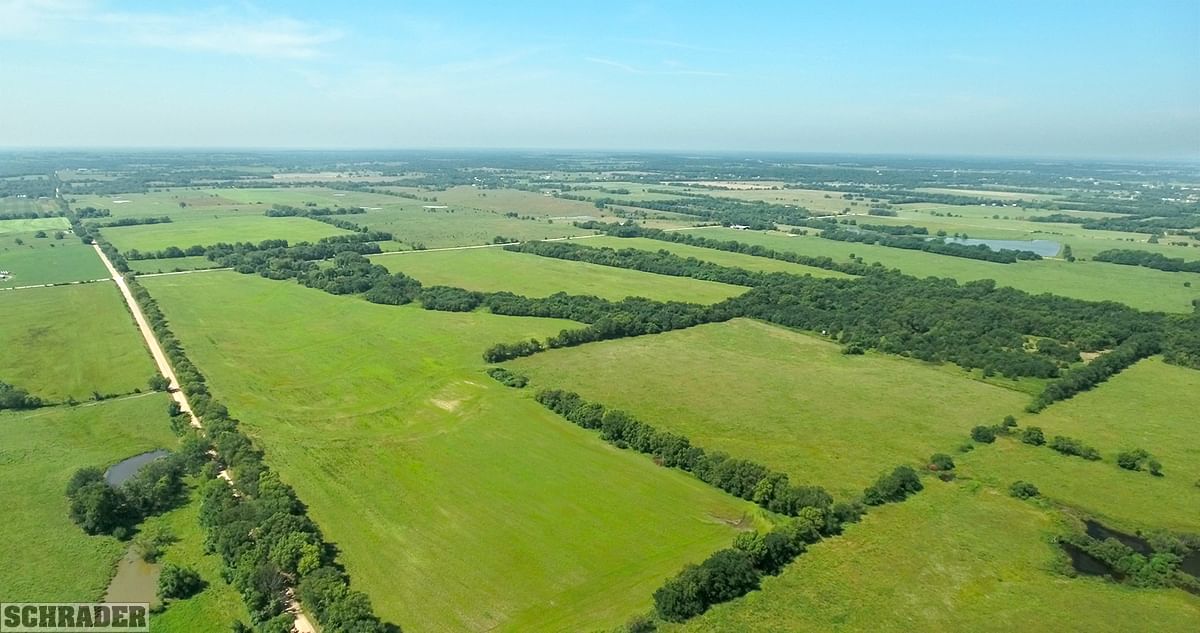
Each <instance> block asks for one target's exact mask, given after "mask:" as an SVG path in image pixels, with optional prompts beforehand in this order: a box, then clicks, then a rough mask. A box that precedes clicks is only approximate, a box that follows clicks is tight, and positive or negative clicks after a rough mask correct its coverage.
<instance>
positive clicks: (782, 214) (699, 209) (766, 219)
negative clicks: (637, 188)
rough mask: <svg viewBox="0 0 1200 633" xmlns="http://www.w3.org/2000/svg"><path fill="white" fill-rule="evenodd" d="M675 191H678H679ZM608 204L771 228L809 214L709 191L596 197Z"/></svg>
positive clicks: (598, 202)
mask: <svg viewBox="0 0 1200 633" xmlns="http://www.w3.org/2000/svg"><path fill="white" fill-rule="evenodd" d="M672 193H673V194H675V195H678V192H672ZM608 204H621V205H625V206H632V207H640V208H643V209H651V210H654V211H665V212H668V213H680V214H683V215H690V216H694V217H697V218H701V219H703V220H708V221H711V222H720V223H722V224H724V225H726V226H729V225H730V224H738V225H742V226H749V227H751V228H755V229H760V228H761V229H770V228H774V227H775V225H776V224H799V223H800V222H802V221H803V220H805V219H806V218H808V217H809V214H808V211H807V210H805V209H803V208H800V207H796V206H788V205H782V204H771V203H768V202H760V201H756V200H736V199H733V198H721V197H715V196H707V195H690V196H683V197H677V198H675V199H672V200H613V199H610V198H600V199H598V200H596V206H597V207H600V208H603V207H604V206H607V205H608Z"/></svg>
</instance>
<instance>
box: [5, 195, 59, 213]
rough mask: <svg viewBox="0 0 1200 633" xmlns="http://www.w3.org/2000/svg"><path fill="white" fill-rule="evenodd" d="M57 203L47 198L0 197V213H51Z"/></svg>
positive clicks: (56, 206)
mask: <svg viewBox="0 0 1200 633" xmlns="http://www.w3.org/2000/svg"><path fill="white" fill-rule="evenodd" d="M57 210H58V203H57V202H55V201H54V200H51V199H49V198H20V197H17V196H7V197H0V213H29V212H30V211H32V212H34V213H53V212H54V211H57Z"/></svg>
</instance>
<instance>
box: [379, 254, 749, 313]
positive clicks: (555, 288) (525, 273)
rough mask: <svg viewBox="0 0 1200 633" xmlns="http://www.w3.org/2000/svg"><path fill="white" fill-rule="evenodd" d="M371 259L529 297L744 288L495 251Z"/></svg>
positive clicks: (426, 276) (706, 298)
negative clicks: (558, 294)
mask: <svg viewBox="0 0 1200 633" xmlns="http://www.w3.org/2000/svg"><path fill="white" fill-rule="evenodd" d="M591 241H593V240H592V239H588V240H584V241H583V242H584V243H590V242H591ZM372 261H374V262H375V263H378V264H382V265H384V266H386V267H387V268H388V270H391V271H393V272H403V273H404V274H406V275H409V276H411V277H415V278H416V279H419V280H420V281H421V282H422V283H424V284H426V285H430V286H433V285H443V286H457V287H459V288H466V289H468V290H480V291H486V292H495V291H500V290H507V291H509V292H514V293H516V294H520V295H526V296H530V297H545V296H549V295H552V294H554V293H556V292H567V293H570V294H583V295H596V296H599V297H604V298H606V299H624V298H625V297H631V296H632V297H649V298H651V299H658V300H661V301H689V302H694V303H716V302H718V301H721V300H723V299H727V298H729V297H732V296H734V295H738V294H741V293H742V292H745V290H746V289H745V288H742V287H741V286H731V285H729V284H722V283H716V282H712V281H700V280H697V279H689V278H686V277H670V276H666V275H656V274H654V273H644V272H641V271H637V270H627V269H623V268H614V267H612V266H601V265H598V264H588V263H584V262H573V261H566V260H561V259H554V258H550V257H539V256H537V255H530V254H528V253H513V252H509V251H506V250H504V249H503V248H499V247H492V248H471V249H463V250H453V251H419V252H405V253H397V254H389V255H377V256H375V257H373V258H372Z"/></svg>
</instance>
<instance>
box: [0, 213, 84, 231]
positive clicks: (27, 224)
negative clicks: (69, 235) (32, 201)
mask: <svg viewBox="0 0 1200 633" xmlns="http://www.w3.org/2000/svg"><path fill="white" fill-rule="evenodd" d="M70 230H71V223H70V222H67V219H66V218H64V217H61V216H55V217H52V218H30V219H18V220H0V235H7V234H9V233H36V232H38V231H46V232H47V233H53V232H54V231H63V232H67V231H70Z"/></svg>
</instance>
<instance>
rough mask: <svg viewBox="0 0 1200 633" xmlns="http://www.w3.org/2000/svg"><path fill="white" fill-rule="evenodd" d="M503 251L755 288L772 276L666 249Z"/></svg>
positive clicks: (549, 246)
mask: <svg viewBox="0 0 1200 633" xmlns="http://www.w3.org/2000/svg"><path fill="white" fill-rule="evenodd" d="M504 250H507V251H513V252H516V253H530V254H533V255H540V256H542V257H553V258H555V259H565V260H569V261H575V262H587V263H589V264H599V265H601V266H613V267H616V268H631V269H633V270H640V271H643V272H648V273H657V274H660V275H671V276H674V277H691V278H693V279H703V280H706V281H719V282H722V283H727V284H734V285H738V286H757V285H761V284H763V283H765V282H766V279H767V278H768V277H769V276H770V275H772V274H774V275H778V274H782V273H762V272H757V271H749V270H746V269H744V268H733V267H730V266H721V265H720V264H714V263H712V262H708V261H704V260H701V259H696V258H695V257H688V258H683V257H679V256H678V255H675V254H672V253H670V252H668V251H666V250H660V251H646V250H641V249H636V248H623V249H620V250H616V249H612V248H607V247H603V248H590V247H587V246H580V245H579V244H571V243H568V242H523V243H521V244H509V245H508V246H505V247H504Z"/></svg>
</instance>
